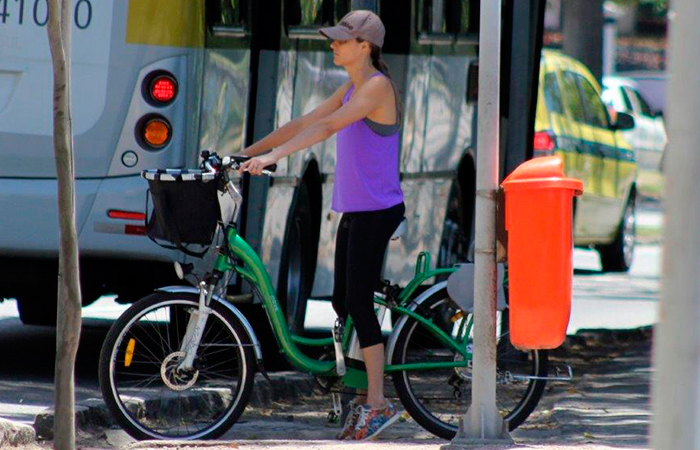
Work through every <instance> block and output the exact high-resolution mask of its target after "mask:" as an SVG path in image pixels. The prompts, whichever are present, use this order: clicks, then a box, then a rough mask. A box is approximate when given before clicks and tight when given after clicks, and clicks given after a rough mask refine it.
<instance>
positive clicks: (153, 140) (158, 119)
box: [136, 115, 172, 150]
mask: <svg viewBox="0 0 700 450" xmlns="http://www.w3.org/2000/svg"><path fill="white" fill-rule="evenodd" d="M136 136H137V139H138V140H139V142H140V143H141V144H142V145H144V146H145V147H146V148H147V149H150V150H153V149H159V148H163V147H165V146H166V145H168V143H169V142H170V138H171V137H172V128H171V127H170V122H168V119H166V118H165V117H163V116H159V115H151V116H146V117H144V118H143V119H141V120H140V121H139V123H138V125H137V126H136Z"/></svg>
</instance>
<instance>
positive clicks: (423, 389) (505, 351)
mask: <svg viewBox="0 0 700 450" xmlns="http://www.w3.org/2000/svg"><path fill="white" fill-rule="evenodd" d="M418 312H419V313H420V314H421V315H422V316H424V317H426V318H427V319H429V320H431V321H432V322H433V323H434V324H438V325H439V326H440V327H441V328H442V329H443V330H444V331H446V332H448V334H451V335H452V336H453V337H456V336H457V334H459V333H463V334H466V333H467V332H468V328H469V327H465V326H462V325H463V324H464V321H469V320H471V318H472V316H471V314H468V313H463V312H462V311H461V310H460V308H459V307H458V306H457V305H456V304H455V303H454V302H453V301H452V300H451V299H450V297H449V295H448V294H447V289H441V290H439V291H437V292H436V293H435V294H433V295H432V296H431V297H429V298H428V299H427V300H425V301H424V302H423V303H422V304H421V305H420V306H419V308H418ZM499 318H500V314H499ZM502 328H506V327H502V326H501V321H500V320H499V327H498V330H499V337H498V345H497V374H496V377H497V386H496V404H497V407H498V409H499V411H500V413H501V415H502V416H503V417H504V419H505V420H506V421H507V422H508V428H509V430H514V429H515V428H517V427H518V426H519V425H520V424H521V423H522V422H523V421H524V420H525V419H526V418H527V417H528V416H529V415H530V413H531V412H532V411H533V410H534V409H535V407H536V406H537V403H538V402H539V400H540V398H541V397H542V392H543V390H544V386H545V384H546V380H537V379H532V378H528V377H531V376H538V377H546V376H547V371H548V361H547V352H546V351H531V352H521V351H518V350H516V349H515V348H514V347H513V346H512V345H510V342H509V341H508V338H507V336H506V334H507V331H506V330H503V331H502V332H501V329H502ZM468 342H471V338H470V339H469V340H468ZM460 358H461V356H460V355H459V354H458V353H456V352H454V351H453V350H451V349H449V348H448V347H447V346H445V345H444V344H442V343H440V341H438V340H437V339H436V338H435V336H434V335H433V334H432V333H431V332H430V331H429V330H428V329H427V328H426V327H424V326H422V325H421V324H420V323H419V322H417V321H416V320H414V319H411V318H408V319H407V321H406V323H405V325H404V326H403V328H402V329H401V331H400V332H399V335H398V336H397V339H396V343H395V345H394V348H393V350H392V354H391V355H390V361H391V363H392V364H406V363H417V362H438V361H456V360H459V359H460ZM393 381H394V385H395V387H396V391H397V394H398V396H399V398H400V399H401V403H403V405H404V407H405V408H406V411H408V413H409V414H410V415H411V417H413V419H414V420H415V421H416V422H418V424H420V425H421V426H422V427H423V428H425V429H426V430H428V431H430V432H431V433H433V434H435V435H436V436H439V437H442V438H444V439H452V438H454V436H455V434H456V433H457V427H458V423H459V419H460V418H461V417H463V416H464V413H465V412H466V411H467V409H468V407H469V405H470V404H471V365H470V366H469V367H466V368H459V369H439V370H422V371H416V370H410V371H401V372H395V373H394V374H393Z"/></svg>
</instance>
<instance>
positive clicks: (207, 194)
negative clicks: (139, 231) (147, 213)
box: [141, 169, 221, 256]
mask: <svg viewBox="0 0 700 450" xmlns="http://www.w3.org/2000/svg"><path fill="white" fill-rule="evenodd" d="M141 176H142V177H143V178H145V179H146V180H148V187H149V190H150V193H151V198H152V199H153V213H152V214H151V217H150V218H147V219H146V236H148V237H149V238H151V239H152V240H153V241H154V242H156V243H157V244H158V245H161V246H163V247H167V248H173V247H172V246H170V247H169V246H166V245H163V244H161V243H160V242H158V241H167V242H170V243H172V244H174V248H177V249H179V250H181V251H184V252H185V253H188V254H192V252H191V251H187V250H186V249H184V246H185V245H188V244H198V245H203V246H209V245H211V243H212V240H213V239H214V233H215V232H216V227H217V223H218V222H219V221H221V209H220V208H219V201H218V198H217V186H218V180H217V178H216V174H214V173H209V172H203V171H201V170H191V169H155V170H144V171H143V172H142V173H141ZM205 251H206V250H205ZM202 254H204V252H199V253H196V254H195V256H201V255H202Z"/></svg>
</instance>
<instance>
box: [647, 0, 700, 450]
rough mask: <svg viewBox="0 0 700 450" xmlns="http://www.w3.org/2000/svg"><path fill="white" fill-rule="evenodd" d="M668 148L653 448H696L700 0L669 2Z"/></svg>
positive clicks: (699, 403) (699, 426) (699, 437)
mask: <svg viewBox="0 0 700 450" xmlns="http://www.w3.org/2000/svg"><path fill="white" fill-rule="evenodd" d="M671 8H672V10H671V12H670V14H669V22H670V42H669V45H670V57H669V58H670V65H669V73H670V79H669V81H670V83H669V86H668V90H667V92H668V93H669V97H668V98H669V101H668V103H667V104H668V108H667V109H668V120H669V121H668V130H669V146H668V148H669V149H670V152H669V154H668V155H666V158H667V165H666V167H667V169H666V173H668V174H673V176H672V177H670V176H667V177H666V203H665V207H664V209H665V215H666V226H665V232H664V234H665V236H664V242H665V247H666V248H665V250H664V252H663V266H662V267H663V270H662V273H663V279H662V288H661V305H660V313H659V324H658V326H657V327H656V332H655V333H654V352H653V354H654V367H655V368H656V376H655V377H654V384H653V387H652V398H653V411H654V414H653V417H654V421H653V424H652V439H651V444H652V448H655V449H660V450H666V449H698V448H700V327H698V323H700V277H699V276H698V274H699V273H700V271H699V270H700V208H698V206H697V205H698V199H699V198H700V183H698V181H697V178H698V174H700V144H699V143H700V127H698V121H697V113H698V110H700V76H699V75H698V69H697V48H698V46H699V45H700V28H699V27H698V26H697V18H698V17H700V2H698V1H697V0H674V1H673V2H671Z"/></svg>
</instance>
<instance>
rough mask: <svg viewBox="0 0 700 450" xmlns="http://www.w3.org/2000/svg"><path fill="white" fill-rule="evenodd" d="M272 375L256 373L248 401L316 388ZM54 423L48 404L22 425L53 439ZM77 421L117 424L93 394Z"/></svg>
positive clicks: (305, 378) (80, 406)
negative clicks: (32, 423) (267, 377)
mask: <svg viewBox="0 0 700 450" xmlns="http://www.w3.org/2000/svg"><path fill="white" fill-rule="evenodd" d="M269 377H270V381H268V380H267V379H265V377H264V376H263V375H262V374H260V373H258V374H256V375H255V387H254V388H253V392H252V394H251V396H250V401H249V402H248V405H249V406H253V407H261V406H269V405H271V404H272V403H274V402H279V401H281V400H284V401H295V400H299V399H301V398H303V397H306V396H309V395H311V394H312V392H313V389H314V378H313V376H311V375H308V374H305V373H300V372H293V371H290V372H276V373H272V374H269ZM53 423H54V411H53V409H52V408H49V409H47V410H46V411H44V412H42V413H39V414H37V415H36V417H35V418H34V428H33V429H32V427H31V426H29V425H22V424H19V425H22V426H24V427H26V428H28V429H29V430H30V431H31V432H32V440H34V439H35V438H36V437H38V438H40V439H46V440H51V439H53ZM75 425H76V428H77V429H79V430H85V431H89V430H94V429H95V428H110V427H116V426H118V424H117V422H116V421H115V420H114V418H113V417H112V415H111V414H110V412H109V410H108V409H107V405H106V404H105V403H104V401H103V400H102V399H101V398H100V399H98V398H91V399H88V400H85V401H81V402H78V403H76V405H75ZM3 429H4V428H3V426H2V422H0V432H2V431H3ZM4 443H6V441H5V440H2V436H0V448H1V447H2V445H3V444H4ZM20 443H21V442H20ZM13 445H16V444H13Z"/></svg>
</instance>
